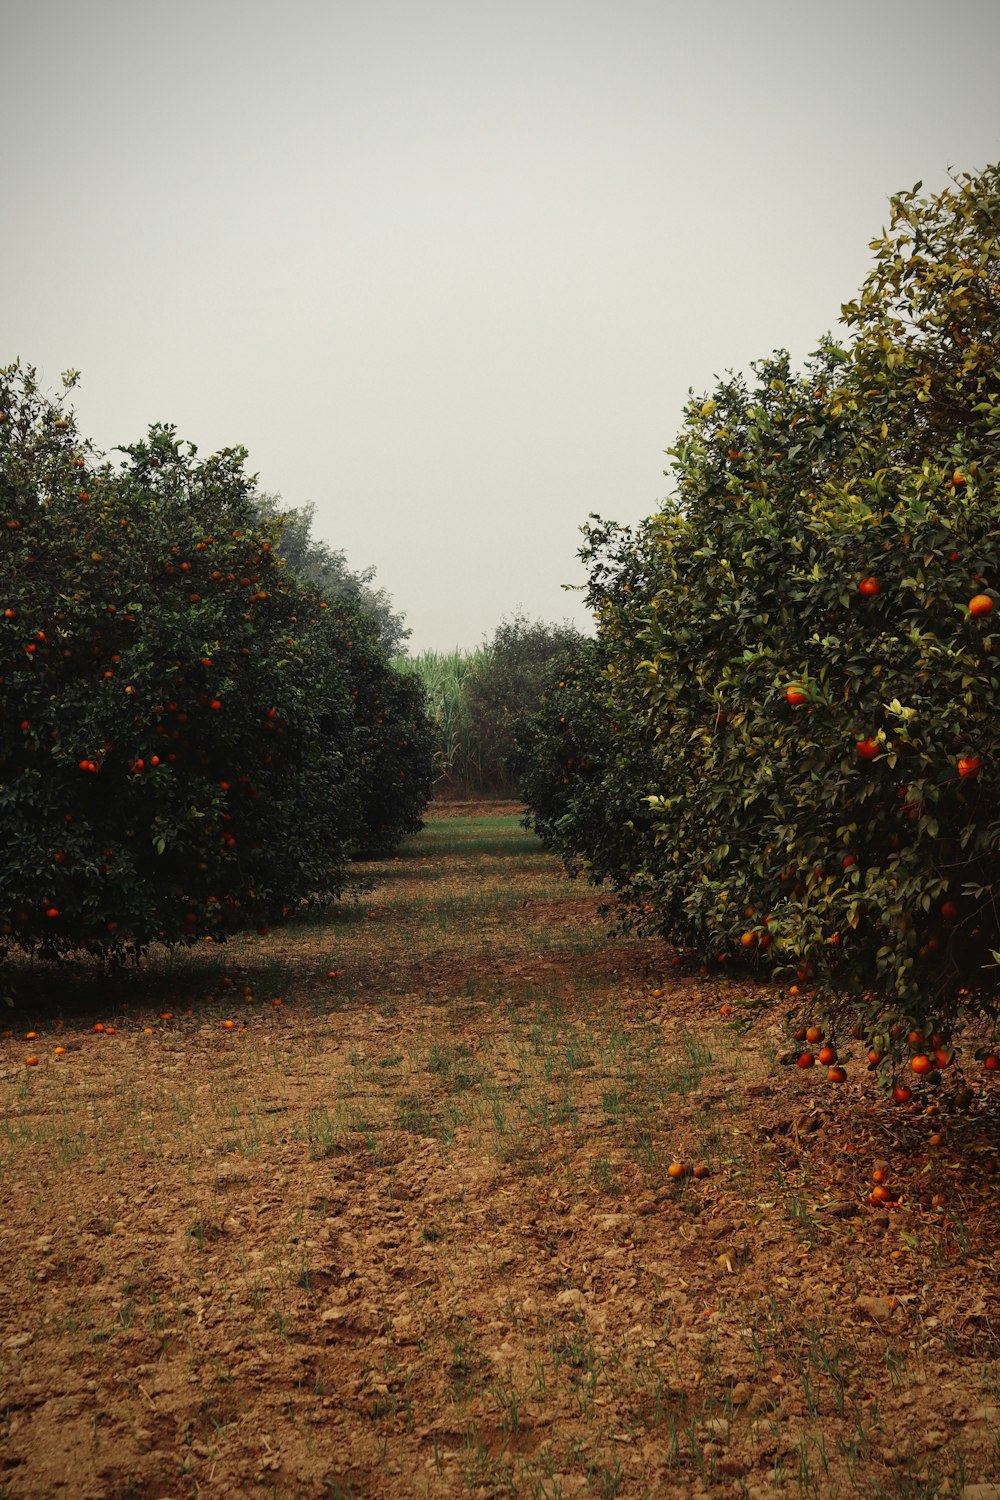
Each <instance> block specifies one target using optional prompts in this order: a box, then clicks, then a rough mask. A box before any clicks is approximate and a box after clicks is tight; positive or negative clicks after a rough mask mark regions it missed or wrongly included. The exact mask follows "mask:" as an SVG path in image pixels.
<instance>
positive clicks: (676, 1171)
mask: <svg viewBox="0 0 1000 1500" xmlns="http://www.w3.org/2000/svg"><path fill="white" fill-rule="evenodd" d="M684 1171H685V1168H684V1163H683V1162H680V1161H672V1162H671V1163H670V1165H669V1167H668V1168H667V1176H668V1177H683V1176H684Z"/></svg>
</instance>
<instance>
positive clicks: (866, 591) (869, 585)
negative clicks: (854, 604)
mask: <svg viewBox="0 0 1000 1500" xmlns="http://www.w3.org/2000/svg"><path fill="white" fill-rule="evenodd" d="M881 592H882V585H881V584H880V583H879V581H878V579H877V578H862V580H861V582H860V583H859V584H858V593H859V594H861V596H862V597H863V598H865V599H874V598H875V595H876V594H881Z"/></svg>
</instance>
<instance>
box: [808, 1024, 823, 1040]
mask: <svg viewBox="0 0 1000 1500" xmlns="http://www.w3.org/2000/svg"><path fill="white" fill-rule="evenodd" d="M822 1040H823V1028H822V1026H810V1027H809V1028H808V1030H807V1031H806V1041H807V1042H821V1041H822Z"/></svg>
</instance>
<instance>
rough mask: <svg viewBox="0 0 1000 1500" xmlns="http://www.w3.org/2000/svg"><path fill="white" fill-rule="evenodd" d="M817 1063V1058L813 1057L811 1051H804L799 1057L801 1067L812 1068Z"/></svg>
mask: <svg viewBox="0 0 1000 1500" xmlns="http://www.w3.org/2000/svg"><path fill="white" fill-rule="evenodd" d="M815 1063H816V1059H815V1058H814V1057H813V1055H812V1053H811V1052H803V1053H802V1056H801V1057H800V1058H799V1061H798V1066H799V1067H800V1068H812V1067H814V1066H815Z"/></svg>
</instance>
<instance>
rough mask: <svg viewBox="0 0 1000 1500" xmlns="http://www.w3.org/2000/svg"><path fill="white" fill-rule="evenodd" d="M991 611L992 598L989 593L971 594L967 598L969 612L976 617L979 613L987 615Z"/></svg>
mask: <svg viewBox="0 0 1000 1500" xmlns="http://www.w3.org/2000/svg"><path fill="white" fill-rule="evenodd" d="M992 613H993V600H992V599H991V598H990V596H989V594H973V596H972V598H971V599H970V600H969V614H970V615H973V616H975V617H976V618H977V619H978V617H979V616H980V615H989V614H992Z"/></svg>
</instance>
